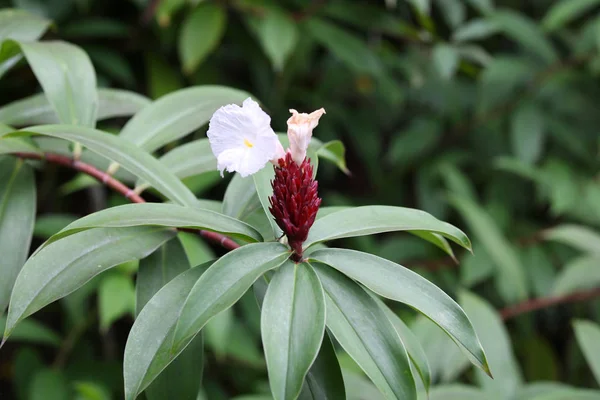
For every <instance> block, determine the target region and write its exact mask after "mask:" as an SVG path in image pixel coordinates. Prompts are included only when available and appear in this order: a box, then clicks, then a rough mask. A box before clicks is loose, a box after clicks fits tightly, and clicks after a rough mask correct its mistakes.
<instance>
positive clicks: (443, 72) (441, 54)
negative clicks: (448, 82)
mask: <svg viewBox="0 0 600 400" xmlns="http://www.w3.org/2000/svg"><path fill="white" fill-rule="evenodd" d="M431 56H432V61H433V65H434V66H435V68H436V70H437V72H438V73H439V74H440V76H441V77H442V78H443V79H450V78H452V77H453V76H454V73H455V72H456V69H457V68H458V63H459V62H460V56H459V54H458V53H457V52H456V49H455V48H454V47H452V46H450V45H448V44H444V43H441V44H438V45H436V46H435V47H434V48H433V52H432V54H431Z"/></svg>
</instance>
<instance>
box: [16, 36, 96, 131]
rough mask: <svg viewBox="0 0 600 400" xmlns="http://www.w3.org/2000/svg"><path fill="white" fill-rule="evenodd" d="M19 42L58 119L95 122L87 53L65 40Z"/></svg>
mask: <svg viewBox="0 0 600 400" xmlns="http://www.w3.org/2000/svg"><path fill="white" fill-rule="evenodd" d="M20 46H21V50H23V53H24V54H25V57H26V58H27V61H28V62H29V65H30V66H31V69H32V70H33V72H34V73H35V76H36V77H37V79H38V81H39V82H40V85H41V86H42V88H43V89H44V94H45V95H46V98H47V99H48V101H49V102H50V104H51V105H52V108H53V109H54V112H55V113H56V116H57V117H58V119H59V121H60V122H61V123H63V124H68V125H80V126H87V127H92V128H93V127H94V126H96V117H97V114H98V92H97V91H96V73H95V71H94V67H93V66H92V63H91V61H90V59H89V57H88V56H87V54H86V53H85V52H84V51H83V50H81V49H80V48H79V47H76V46H73V45H71V44H68V43H65V42H30V43H25V42H21V43H20Z"/></svg>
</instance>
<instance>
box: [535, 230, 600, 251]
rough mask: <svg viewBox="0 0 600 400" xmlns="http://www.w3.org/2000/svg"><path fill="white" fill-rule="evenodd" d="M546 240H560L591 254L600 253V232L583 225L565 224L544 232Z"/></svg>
mask: <svg viewBox="0 0 600 400" xmlns="http://www.w3.org/2000/svg"><path fill="white" fill-rule="evenodd" d="M542 235H543V237H544V239H546V240H552V241H556V242H560V243H563V244H566V245H569V246H572V247H574V248H576V249H578V250H581V251H584V252H586V253H590V254H600V234H598V233H597V232H595V231H593V230H592V229H590V228H588V227H586V226H582V225H572V224H564V225H559V226H557V227H556V228H552V229H548V230H546V231H544V232H543V234H542Z"/></svg>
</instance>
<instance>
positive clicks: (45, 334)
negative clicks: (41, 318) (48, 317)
mask: <svg viewBox="0 0 600 400" xmlns="http://www.w3.org/2000/svg"><path fill="white" fill-rule="evenodd" d="M5 326H6V317H5V316H0V331H2V332H4V327H5ZM8 342H9V343H10V342H22V343H35V344H46V345H49V346H53V347H59V346H60V344H61V338H60V336H59V335H58V334H57V333H56V332H54V331H53V330H52V329H50V328H48V327H46V326H45V325H42V324H41V323H40V322H38V321H36V320H34V319H32V318H27V319H24V320H23V321H21V323H20V324H19V325H17V327H16V328H15V329H14V330H13V332H12V335H11V337H10V338H9V339H8Z"/></svg>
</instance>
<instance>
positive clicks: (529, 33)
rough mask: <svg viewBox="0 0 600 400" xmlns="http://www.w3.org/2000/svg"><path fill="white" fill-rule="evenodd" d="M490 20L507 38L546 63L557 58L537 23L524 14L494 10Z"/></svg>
mask: <svg viewBox="0 0 600 400" xmlns="http://www.w3.org/2000/svg"><path fill="white" fill-rule="evenodd" d="M491 20H492V21H493V22H494V23H495V24H497V26H498V28H499V29H500V30H501V31H502V32H503V33H504V34H505V35H506V36H508V37H509V38H511V39H513V40H515V41H516V42H518V43H519V44H520V45H521V46H523V47H524V48H525V49H526V50H528V51H530V52H532V53H534V54H536V55H538V56H539V57H540V58H541V59H542V60H544V61H546V62H547V63H553V62H556V61H557V60H558V55H557V53H556V50H555V49H554V48H553V47H552V44H551V43H550V41H549V40H548V39H547V38H546V37H544V34H543V32H542V31H541V29H540V28H539V27H538V25H537V24H536V23H535V22H534V21H532V20H531V19H529V18H528V17H526V16H525V14H519V13H517V12H515V11H511V10H502V11H497V12H495V13H494V14H493V15H492V17H491Z"/></svg>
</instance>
